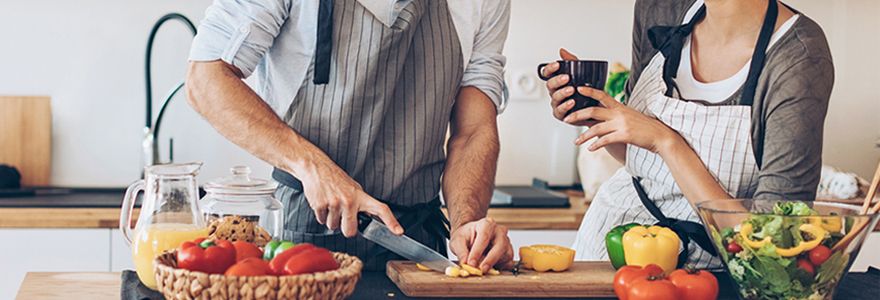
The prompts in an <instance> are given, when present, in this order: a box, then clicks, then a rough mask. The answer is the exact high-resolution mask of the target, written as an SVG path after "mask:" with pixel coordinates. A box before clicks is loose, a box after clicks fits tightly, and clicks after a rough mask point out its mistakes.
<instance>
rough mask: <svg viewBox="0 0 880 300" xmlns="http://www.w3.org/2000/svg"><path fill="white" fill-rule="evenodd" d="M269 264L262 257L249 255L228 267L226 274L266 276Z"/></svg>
mask: <svg viewBox="0 0 880 300" xmlns="http://www.w3.org/2000/svg"><path fill="white" fill-rule="evenodd" d="M268 271H269V266H268V265H267V264H266V263H265V262H264V261H263V259H262V257H261V258H256V257H248V258H245V259H243V260H241V261H239V262H238V263H236V264H234V265H232V266H231V267H229V269H226V272H225V273H223V275H226V276H265V275H267V272H268Z"/></svg>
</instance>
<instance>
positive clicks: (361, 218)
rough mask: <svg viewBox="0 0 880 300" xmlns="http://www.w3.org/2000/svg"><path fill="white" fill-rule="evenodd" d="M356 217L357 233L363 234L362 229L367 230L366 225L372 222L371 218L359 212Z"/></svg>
mask: <svg viewBox="0 0 880 300" xmlns="http://www.w3.org/2000/svg"><path fill="white" fill-rule="evenodd" d="M357 216H358V231H360V232H364V229H367V225H370V222H372V221H373V218H371V217H370V215H367V213H364V212H359V213H358V214H357Z"/></svg>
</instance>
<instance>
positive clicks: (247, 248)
mask: <svg viewBox="0 0 880 300" xmlns="http://www.w3.org/2000/svg"><path fill="white" fill-rule="evenodd" d="M232 246H233V247H235V261H236V262H240V261H242V260H243V259H245V258H248V257H259V258H260V259H262V258H263V250H260V248H259V247H257V246H256V245H254V244H251V243H248V242H246V241H235V242H232Z"/></svg>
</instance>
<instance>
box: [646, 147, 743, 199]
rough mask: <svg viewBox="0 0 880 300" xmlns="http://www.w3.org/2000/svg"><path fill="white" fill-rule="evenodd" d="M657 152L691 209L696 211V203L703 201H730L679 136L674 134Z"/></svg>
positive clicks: (728, 196)
mask: <svg viewBox="0 0 880 300" xmlns="http://www.w3.org/2000/svg"><path fill="white" fill-rule="evenodd" d="M659 150H660V151H658V153H659V154H660V157H662V158H663V161H664V162H665V163H666V165H667V166H668V167H669V172H670V173H671V174H672V177H673V178H675V183H676V184H678V187H679V188H680V189H681V192H682V193H683V194H684V197H685V199H687V200H688V203H690V204H691V207H692V208H694V209H696V204H697V202H700V201H703V200H715V199H731V196H730V194H728V193H727V191H725V190H724V189H723V188H722V187H721V185H719V184H718V182H717V181H715V177H713V176H712V174H711V173H709V170H708V169H706V165H705V164H703V161H702V160H701V159H700V157H699V156H697V153H696V152H694V149H692V148H691V147H690V145H688V144H687V143H686V142H685V141H684V139H683V138H682V137H681V136H679V135H678V134H675V137H673V138H670V139H668V142H667V143H666V145H664V146H662V147H660V149H659Z"/></svg>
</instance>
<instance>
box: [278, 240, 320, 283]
mask: <svg viewBox="0 0 880 300" xmlns="http://www.w3.org/2000/svg"><path fill="white" fill-rule="evenodd" d="M311 249H315V245H312V244H305V243H303V244H299V245H296V246H293V247H291V248H290V249H287V250H284V252H281V253H278V255H275V257H274V258H272V261H270V262H269V274H272V275H282V274H283V272H284V265H285V264H286V263H287V261H288V260H289V259H290V258H292V257H294V256H297V255H298V254H300V253H303V252H306V251H308V250H311Z"/></svg>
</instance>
